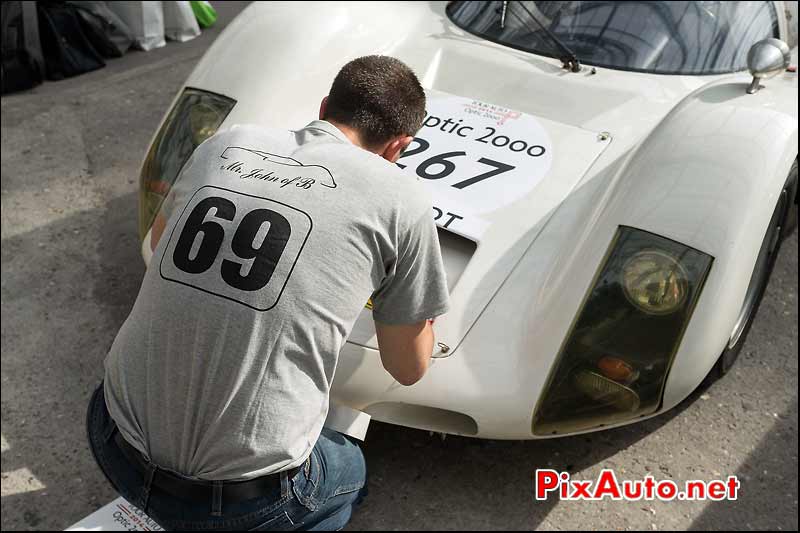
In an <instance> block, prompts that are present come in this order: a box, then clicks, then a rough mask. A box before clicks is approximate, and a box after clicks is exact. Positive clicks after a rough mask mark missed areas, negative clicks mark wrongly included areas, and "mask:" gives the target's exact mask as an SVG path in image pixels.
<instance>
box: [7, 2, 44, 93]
mask: <svg viewBox="0 0 800 533" xmlns="http://www.w3.org/2000/svg"><path fill="white" fill-rule="evenodd" d="M1 9H2V29H1V30H0V39H2V54H3V62H2V69H0V78H1V79H2V92H3V94H6V93H10V92H13V91H22V90H25V89H30V88H31V87H35V86H36V85H39V84H40V83H42V80H43V79H44V57H43V55H42V45H41V42H40V41H39V21H38V19H37V15H36V2H30V1H26V2H11V1H6V2H2V6H1Z"/></svg>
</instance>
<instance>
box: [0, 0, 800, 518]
mask: <svg viewBox="0 0 800 533" xmlns="http://www.w3.org/2000/svg"><path fill="white" fill-rule="evenodd" d="M217 5H218V9H219V11H220V15H221V19H220V23H219V24H218V25H217V27H215V28H213V29H211V30H208V31H206V32H204V34H203V35H202V36H201V37H199V38H197V39H195V40H193V41H190V42H188V43H183V44H178V43H169V44H168V45H167V46H166V47H165V48H162V49H159V50H155V51H151V52H148V53H143V52H132V53H129V54H127V55H126V56H124V57H123V58H121V59H117V60H113V61H110V62H109V64H108V66H107V67H106V68H105V69H103V70H100V71H97V72H94V73H90V74H86V75H83V76H80V77H77V78H73V79H70V80H65V81H61V82H52V83H50V82H49V83H45V84H44V85H42V86H40V87H38V88H36V89H34V90H32V91H29V92H25V93H20V94H16V95H11V96H4V97H3V98H2V321H1V324H2V389H1V390H2V529H3V530H12V529H17V530H49V529H56V530H57V529H63V528H65V527H67V526H69V525H71V524H72V523H74V522H76V521H77V520H79V519H80V518H82V517H84V516H86V515H87V514H89V513H91V512H92V511H94V510H95V509H97V508H99V507H100V506H101V505H103V504H105V503H107V502H109V501H110V500H112V499H113V498H114V497H115V494H114V492H113V490H112V489H111V487H110V486H109V485H108V484H107V482H106V481H105V479H104V478H103V476H102V474H101V473H100V471H99V470H98V469H97V467H96V466H95V464H94V462H93V459H92V456H91V453H90V451H89V449H88V448H87V445H86V439H85V432H84V416H85V410H86V405H87V402H88V400H89V396H90V394H91V392H92V390H93V388H94V387H95V386H96V385H97V383H98V382H99V381H100V379H101V378H102V375H103V370H102V369H103V366H102V362H103V359H104V357H105V355H106V352H107V350H108V348H109V346H110V345H111V342H112V341H113V339H114V336H115V335H116V332H117V330H118V328H119V327H120V325H121V324H122V322H123V321H124V320H125V318H126V316H127V313H128V312H129V310H130V308H131V306H132V304H133V301H134V299H135V297H136V294H137V291H138V288H139V284H140V282H141V279H142V276H143V273H144V265H143V263H142V260H141V258H140V256H139V243H138V240H137V229H136V228H137V225H136V224H137V222H136V219H137V211H136V206H137V187H138V183H137V177H138V168H139V164H140V162H141V159H142V157H143V154H144V150H145V148H146V147H147V144H148V142H149V141H150V138H151V136H152V134H153V132H154V130H155V128H156V126H157V124H158V122H159V120H160V119H161V116H162V115H163V113H164V112H165V110H166V109H167V107H168V106H169V103H170V102H171V99H172V98H173V96H174V95H175V92H176V91H177V89H178V88H179V86H180V85H181V83H182V82H183V80H184V79H185V78H186V76H187V75H188V74H189V73H190V71H191V70H192V68H193V65H194V64H195V62H196V61H197V60H198V59H199V58H200V56H201V55H202V54H203V52H204V50H205V49H206V48H207V47H208V46H209V44H210V43H211V42H212V41H213V39H214V38H215V37H216V35H218V34H219V31H220V30H221V28H222V27H223V26H224V24H225V23H226V22H227V21H228V20H230V18H231V17H232V16H233V15H234V14H235V13H236V12H238V10H239V9H241V5H242V3H230V4H222V3H219V4H217ZM309 118H313V117H309ZM797 244H798V241H797V235H796V234H795V235H793V236H792V237H791V238H790V239H789V240H788V241H787V242H786V243H785V244H784V248H783V251H782V253H781V256H780V258H779V260H778V264H777V266H776V269H775V272H774V274H773V277H772V280H771V282H770V285H769V287H768V289H767V294H766V297H765V301H764V303H763V305H762V306H761V309H760V311H759V314H758V317H757V319H756V323H755V325H754V327H753V329H752V331H751V333H750V336H749V338H748V341H747V344H746V346H745V348H744V351H743V353H742V355H741V357H740V360H739V361H738V363H737V364H736V366H735V367H734V369H733V370H732V372H731V373H730V374H729V375H728V376H727V377H726V378H725V379H723V380H721V381H719V382H717V383H715V384H713V385H712V386H710V387H709V388H707V389H705V390H701V391H698V392H696V393H695V394H694V395H693V396H692V397H691V398H690V399H689V400H687V401H686V402H684V403H683V404H681V406H679V407H678V408H677V409H675V410H673V411H671V412H670V413H667V414H665V415H662V416H660V417H657V418H655V419H651V420H648V421H645V422H643V423H640V424H637V425H634V426H629V427H625V428H619V429H615V430H609V431H605V432H601V433H595V434H591V435H587V436H580V437H572V438H563V439H557V440H547V441H512V442H509V441H484V440H475V439H467V438H456V437H448V438H447V439H446V440H441V439H440V438H439V437H438V436H437V435H430V434H429V433H428V432H424V431H416V430H411V429H406V428H401V427H395V426H390V425H386V424H380V423H373V424H372V426H371V427H370V431H369V434H368V436H367V440H366V443H365V444H364V452H365V454H366V456H367V465H368V468H369V483H370V495H369V497H368V498H367V499H366V501H365V503H364V505H363V507H361V508H360V509H359V510H358V511H357V513H356V515H355V516H354V518H353V520H352V522H351V524H350V528H351V529H390V530H391V529H422V530H426V529H453V530H460V529H537V528H538V529H563V530H574V529H637V530H642V529H646V530H655V529H701V530H706V529H717V530H729V529H730V530H747V529H772V530H797V528H798V519H797V516H798V512H797V453H798V443H797V390H798V388H797V355H798V351H797V331H798V327H797V324H798V320H797V286H798V275H797V274H798V267H797ZM537 468H553V469H556V470H567V471H569V472H571V474H572V476H573V478H574V479H594V478H596V476H597V475H598V474H599V473H600V471H601V470H602V469H603V468H613V469H616V472H617V474H618V476H619V477H620V478H621V479H639V478H642V477H644V476H645V475H648V474H650V475H653V476H655V477H656V478H657V479H672V480H675V481H679V482H682V481H685V480H689V479H701V480H711V479H717V478H724V477H725V476H728V475H731V474H736V475H737V476H739V479H740V482H741V489H740V497H739V499H738V500H737V501H732V502H689V501H680V502H678V501H675V502H658V501H656V502H647V501H640V502H615V501H610V500H605V501H603V502H559V501H557V500H555V499H552V498H551V499H549V500H548V501H544V502H540V501H536V500H535V499H534V497H533V481H532V478H533V472H534V470H535V469H537Z"/></svg>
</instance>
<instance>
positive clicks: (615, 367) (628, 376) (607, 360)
mask: <svg viewBox="0 0 800 533" xmlns="http://www.w3.org/2000/svg"><path fill="white" fill-rule="evenodd" d="M597 368H598V369H600V373H601V374H603V375H604V376H605V377H607V378H608V379H613V380H614V381H619V382H621V383H627V382H629V381H631V380H632V378H633V373H634V370H633V367H631V365H629V364H628V363H626V362H625V361H623V360H622V359H619V358H617V357H609V356H606V357H601V358H600V360H599V361H598V362H597Z"/></svg>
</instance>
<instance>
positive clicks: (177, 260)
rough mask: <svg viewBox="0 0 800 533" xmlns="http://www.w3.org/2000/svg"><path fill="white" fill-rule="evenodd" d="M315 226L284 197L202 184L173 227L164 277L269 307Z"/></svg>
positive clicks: (162, 269) (254, 306)
mask: <svg viewBox="0 0 800 533" xmlns="http://www.w3.org/2000/svg"><path fill="white" fill-rule="evenodd" d="M311 227H312V222H311V218H310V217H309V216H308V215H307V214H306V213H305V212H303V211H301V210H299V209H297V208H294V207H291V206H289V205H286V204H283V203H281V202H276V201H274V200H270V199H268V198H261V197H258V196H252V195H249V194H243V193H239V192H235V191H231V190H229V189H223V188H220V187H212V186H206V187H202V188H200V189H199V190H198V191H197V192H196V193H195V194H194V196H192V199H191V200H190V201H189V203H188V204H187V205H186V208H185V209H184V210H183V212H182V213H181V216H180V218H179V219H178V221H177V222H176V224H175V226H174V227H173V229H172V233H171V235H170V238H169V242H168V244H167V248H166V249H165V250H164V255H163V257H162V258H161V264H160V272H161V277H162V278H164V279H166V280H169V281H174V282H176V283H180V284H183V285H187V286H190V287H193V288H195V289H199V290H201V291H204V292H207V293H210V294H213V295H216V296H219V297H222V298H225V299H228V300H232V301H234V302H237V303H240V304H242V305H246V306H247V307H250V308H252V309H255V310H257V311H266V310H268V309H271V308H272V307H274V306H275V304H277V303H278V300H279V299H280V296H281V294H282V293H283V290H284V288H285V287H286V283H287V281H288V280H289V276H290V275H291V273H292V270H293V269H294V266H295V263H296V262H297V259H298V257H299V255H300V252H301V251H302V249H303V246H304V245H305V242H306V240H307V239H308V235H309V233H310V232H311Z"/></svg>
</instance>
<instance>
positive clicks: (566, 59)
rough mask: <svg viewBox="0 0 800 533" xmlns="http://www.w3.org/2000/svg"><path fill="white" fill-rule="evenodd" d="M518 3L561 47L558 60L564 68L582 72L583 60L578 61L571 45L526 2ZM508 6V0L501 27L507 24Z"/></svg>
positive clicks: (521, 20) (523, 21)
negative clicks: (554, 31)
mask: <svg viewBox="0 0 800 533" xmlns="http://www.w3.org/2000/svg"><path fill="white" fill-rule="evenodd" d="M517 3H518V4H519V6H520V7H521V8H522V9H524V10H525V12H526V13H527V14H528V16H529V17H530V18H531V19H533V21H534V22H535V23H536V24H537V25H538V26H539V27H540V28H541V29H542V31H544V32H545V33H546V34H547V36H548V37H550V40H551V41H552V42H553V44H555V45H556V47H557V48H558V49H559V51H560V53H561V55H560V56H558V60H559V61H561V64H562V65H563V66H564V68H565V69H568V70H569V71H571V72H580V71H581V62H580V61H578V56H577V55H575V52H573V51H572V50H570V49H569V47H568V46H567V45H566V44H564V42H563V41H562V40H561V39H559V38H558V37H556V35H555V34H554V33H553V32H552V31H550V30H549V29H548V28H547V26H545V25H544V24H542V22H541V21H540V20H539V19H538V18H537V17H536V15H534V14H533V12H531V10H530V9H528V8H527V7H525V4H523V3H522V2H517ZM507 8H508V2H503V12H502V15H501V17H500V27H501V28H505V25H506V12H507ZM511 14H512V15H514V16H515V17H517V20H519V21H520V22H522V23H523V24H525V25H526V26H528V27H530V25H529V24H528V22H527V21H525V20H523V19H522V17H520V16H519V15H517V14H516V13H514V12H513V11H511Z"/></svg>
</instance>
